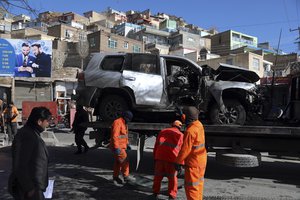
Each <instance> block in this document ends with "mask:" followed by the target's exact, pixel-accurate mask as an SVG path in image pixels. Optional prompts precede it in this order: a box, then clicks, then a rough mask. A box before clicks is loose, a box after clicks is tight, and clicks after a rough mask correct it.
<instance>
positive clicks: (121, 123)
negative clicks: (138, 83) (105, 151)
mask: <svg viewBox="0 0 300 200" xmlns="http://www.w3.org/2000/svg"><path fill="white" fill-rule="evenodd" d="M132 117H133V114H132V112H130V111H125V112H123V113H122V116H121V117H120V118H118V119H116V120H115V121H114V122H113V124H112V129H111V138H110V147H111V150H112V152H113V154H114V158H115V161H114V166H113V170H114V172H113V181H114V182H116V183H117V184H123V183H124V182H128V181H132V178H131V177H129V162H128V159H127V153H126V149H127V145H128V127H127V123H128V122H130V121H131V120H132ZM120 171H121V173H122V175H123V178H124V182H123V181H122V180H121V179H120V178H119V173H120Z"/></svg>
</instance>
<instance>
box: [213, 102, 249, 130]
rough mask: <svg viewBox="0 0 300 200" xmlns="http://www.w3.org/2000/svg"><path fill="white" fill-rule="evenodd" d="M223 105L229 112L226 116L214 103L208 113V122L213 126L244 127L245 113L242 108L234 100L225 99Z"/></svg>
mask: <svg viewBox="0 0 300 200" xmlns="http://www.w3.org/2000/svg"><path fill="white" fill-rule="evenodd" d="M224 104H225V107H226V109H227V110H228V111H229V112H228V113H226V114H224V113H222V112H221V111H220V108H219V105H218V104H216V103H215V104H214V105H213V106H212V108H211V109H210V112H209V118H210V121H211V122H212V123H213V124H238V125H244V124H245V122H246V111H245V108H244V106H243V105H242V104H241V103H240V102H239V101H237V100H234V99H225V100H224Z"/></svg>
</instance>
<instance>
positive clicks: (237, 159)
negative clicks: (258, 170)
mask: <svg viewBox="0 0 300 200" xmlns="http://www.w3.org/2000/svg"><path fill="white" fill-rule="evenodd" d="M216 161H217V162H218V163H220V164H223V165H226V166H230V167H241V168H244V167H258V166H259V165H260V163H261V154H260V153H259V152H254V151H251V152H250V151H248V152H247V151H246V152H239V153H237V152H234V151H233V152H230V151H220V152H217V153H216Z"/></svg>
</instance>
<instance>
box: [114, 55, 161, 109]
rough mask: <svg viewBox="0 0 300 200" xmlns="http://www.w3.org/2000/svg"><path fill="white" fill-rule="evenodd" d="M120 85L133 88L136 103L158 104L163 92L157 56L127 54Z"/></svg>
mask: <svg viewBox="0 0 300 200" xmlns="http://www.w3.org/2000/svg"><path fill="white" fill-rule="evenodd" d="M120 86H121V87H129V88H131V89H132V90H133V93H134V97H135V101H136V104H137V105H159V104H160V101H161V98H162V93H163V78H162V76H161V71H160V64H159V57H158V56H157V55H151V54H127V56H126V61H125V64H124V68H123V73H122V76H121V80H120Z"/></svg>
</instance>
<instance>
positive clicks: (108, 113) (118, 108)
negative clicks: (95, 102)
mask: <svg viewBox="0 0 300 200" xmlns="http://www.w3.org/2000/svg"><path fill="white" fill-rule="evenodd" d="M125 110H128V104H127V103H126V101H125V100H124V98H122V97H121V96H118V95H108V96H106V97H104V98H103V100H102V101H101V103H100V108H99V116H100V118H101V119H102V120H104V121H113V120H115V119H116V118H118V117H120V116H121V114H122V112H123V111H125Z"/></svg>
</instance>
